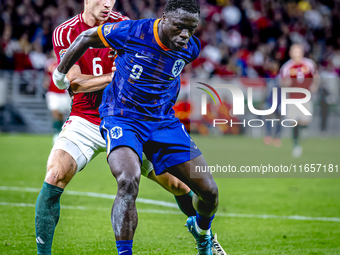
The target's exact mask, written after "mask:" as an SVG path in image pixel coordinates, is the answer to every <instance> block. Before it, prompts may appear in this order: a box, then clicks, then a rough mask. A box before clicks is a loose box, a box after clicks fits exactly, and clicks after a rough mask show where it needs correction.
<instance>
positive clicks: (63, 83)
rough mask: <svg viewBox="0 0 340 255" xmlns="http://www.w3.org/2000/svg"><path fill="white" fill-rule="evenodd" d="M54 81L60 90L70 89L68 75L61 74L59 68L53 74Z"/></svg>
mask: <svg viewBox="0 0 340 255" xmlns="http://www.w3.org/2000/svg"><path fill="white" fill-rule="evenodd" d="M52 79H53V82H54V84H55V85H56V86H57V87H58V89H68V88H69V87H70V81H69V80H68V79H67V77H66V74H63V73H61V72H59V71H58V69H57V68H56V69H55V70H54V72H53V75H52Z"/></svg>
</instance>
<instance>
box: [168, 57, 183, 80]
mask: <svg viewBox="0 0 340 255" xmlns="http://www.w3.org/2000/svg"><path fill="white" fill-rule="evenodd" d="M184 66H185V62H184V60H183V59H178V60H176V62H175V64H174V66H173V67H172V71H171V72H172V74H173V75H174V76H175V77H177V76H178V75H179V74H180V73H181V72H182V70H183V68H184Z"/></svg>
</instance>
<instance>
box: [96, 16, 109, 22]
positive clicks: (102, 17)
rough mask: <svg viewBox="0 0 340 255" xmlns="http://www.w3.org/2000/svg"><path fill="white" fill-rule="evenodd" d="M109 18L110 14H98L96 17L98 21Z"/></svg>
mask: <svg viewBox="0 0 340 255" xmlns="http://www.w3.org/2000/svg"><path fill="white" fill-rule="evenodd" d="M109 18H110V16H103V15H99V16H98V17H97V20H100V21H107V20H108V19H109Z"/></svg>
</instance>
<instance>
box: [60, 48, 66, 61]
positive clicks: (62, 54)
mask: <svg viewBox="0 0 340 255" xmlns="http://www.w3.org/2000/svg"><path fill="white" fill-rule="evenodd" d="M65 54H66V49H62V50H61V51H59V56H60V59H62V58H63V57H64V55H65Z"/></svg>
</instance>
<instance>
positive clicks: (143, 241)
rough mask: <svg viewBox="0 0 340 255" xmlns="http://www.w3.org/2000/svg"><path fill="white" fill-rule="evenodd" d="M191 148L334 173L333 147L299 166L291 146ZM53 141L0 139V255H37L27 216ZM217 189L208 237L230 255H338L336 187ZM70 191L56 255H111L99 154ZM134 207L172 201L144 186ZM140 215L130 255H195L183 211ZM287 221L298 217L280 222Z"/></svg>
mask: <svg viewBox="0 0 340 255" xmlns="http://www.w3.org/2000/svg"><path fill="white" fill-rule="evenodd" d="M193 138H194V139H195V141H196V143H197V144H198V146H199V147H200V149H201V150H202V152H203V153H204V155H205V157H206V159H207V161H208V163H209V164H210V165H213V164H219V165H223V164H224V165H228V164H231V165H235V166H237V167H240V166H241V165H249V166H251V165H260V164H269V163H270V164H277V165H280V164H283V165H290V164H296V165H300V164H306V163H308V164H311V163H316V164H330V163H332V164H338V165H340V154H339V152H340V139H339V138H332V139H330V138H328V139H309V140H306V141H305V142H304V143H303V146H304V155H303V156H302V158H300V159H293V158H291V156H290V154H291V142H290V141H289V140H284V141H283V146H282V147H281V148H274V147H266V146H264V145H263V143H262V140H255V139H251V138H246V137H231V136H225V137H222V138H221V137H220V138H207V137H206V138H205V137H196V136H193ZM51 140H52V139H51V137H50V136H33V135H0V168H1V170H0V215H1V217H0V230H1V231H0V254H6V255H7V254H35V249H36V244H35V230H34V207H33V206H34V204H35V200H36V197H37V195H38V192H37V191H38V190H39V189H40V187H41V185H42V182H43V179H44V175H45V169H46V161H47V157H48V155H49V151H50V149H51ZM339 174H340V173H339ZM222 177H227V175H222ZM216 181H217V184H218V186H219V194H220V206H219V213H220V216H217V217H216V218H215V220H214V222H213V230H214V232H217V233H218V239H219V241H220V243H221V244H222V245H223V247H224V249H225V250H226V251H227V253H228V255H233V254H240V255H241V254H242V255H243V254H270V255H272V254H340V248H339V246H340V241H339V240H340V179H335V178H328V179H316V178H314V179H313V178H303V179H302V178H300V179H292V178H290V179H278V178H276V179H275V178H239V179H235V178H218V179H216ZM27 188H33V189H27ZM66 190H68V191H78V192H80V193H72V194H70V193H69V194H68V193H65V194H64V195H63V196H62V198H61V204H62V206H64V208H63V209H62V210H61V218H60V220H59V224H58V226H57V229H56V233H55V238H54V244H53V251H54V254H117V252H116V250H115V240H114V235H113V231H112V228H111V222H110V208H111V205H112V199H110V198H105V197H98V196H99V195H98V193H101V194H115V193H116V184H115V180H114V178H113V177H112V176H111V173H110V171H109V168H108V166H107V164H106V156H105V154H102V155H99V156H98V157H97V158H96V159H95V160H94V161H93V162H91V163H90V164H89V165H88V166H87V167H86V168H85V169H84V170H83V171H82V172H81V173H79V174H77V175H76V176H75V177H74V179H73V180H72V181H71V183H70V185H69V186H68V187H67V189H66ZM84 192H93V193H90V194H89V193H84ZM139 198H143V199H152V200H157V201H166V202H169V203H174V202H175V201H174V198H173V196H172V195H171V194H169V193H167V192H166V191H164V190H162V189H161V188H160V187H159V186H158V185H157V184H155V183H153V182H151V181H149V180H147V179H145V178H142V180H141V185H140V193H139ZM146 202H147V201H146ZM137 207H138V210H139V223H138V228H137V231H136V235H135V239H134V254H176V255H177V254H190V255H193V254H196V249H195V244H194V241H193V238H192V237H191V235H190V234H189V233H188V232H187V231H186V228H184V223H185V220H186V217H185V216H184V215H182V214H180V213H179V210H177V209H176V208H173V207H171V204H170V207H169V206H161V205H158V203H157V202H156V204H150V203H145V201H142V202H137ZM157 210H158V211H157ZM157 212H158V213H157ZM268 215H269V216H268ZM292 215H299V216H303V217H301V218H299V220H293V219H284V218H280V217H277V216H292ZM266 216H267V217H274V218H265V217H266ZM261 217H262V218H261ZM275 217H276V218H275ZM308 217H311V218H308ZM317 217H329V218H332V219H330V220H331V221H321V220H320V218H317Z"/></svg>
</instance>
